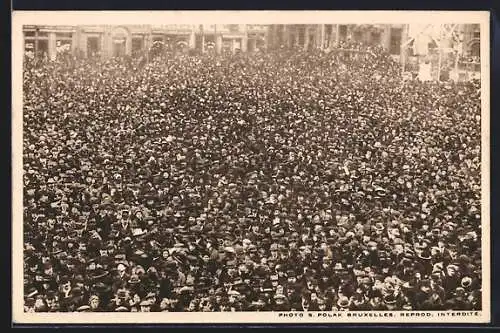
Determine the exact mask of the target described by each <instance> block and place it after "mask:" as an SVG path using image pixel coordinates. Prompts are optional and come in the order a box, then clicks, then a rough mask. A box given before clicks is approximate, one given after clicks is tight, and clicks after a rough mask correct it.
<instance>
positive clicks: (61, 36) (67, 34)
mask: <svg viewBox="0 0 500 333" xmlns="http://www.w3.org/2000/svg"><path fill="white" fill-rule="evenodd" d="M72 37H73V33H72V32H58V33H56V38H58V39H71V38H72Z"/></svg>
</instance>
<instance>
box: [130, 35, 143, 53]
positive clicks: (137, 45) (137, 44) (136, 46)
mask: <svg viewBox="0 0 500 333" xmlns="http://www.w3.org/2000/svg"><path fill="white" fill-rule="evenodd" d="M140 50H142V37H133V38H132V52H137V51H140Z"/></svg>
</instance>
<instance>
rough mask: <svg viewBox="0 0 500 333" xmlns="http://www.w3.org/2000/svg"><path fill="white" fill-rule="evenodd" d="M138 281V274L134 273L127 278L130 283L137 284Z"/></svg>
mask: <svg viewBox="0 0 500 333" xmlns="http://www.w3.org/2000/svg"><path fill="white" fill-rule="evenodd" d="M140 282H141V280H140V279H139V276H138V275H136V274H134V275H132V276H131V277H130V279H129V280H128V283H130V284H138V283H140Z"/></svg>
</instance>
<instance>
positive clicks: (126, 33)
mask: <svg viewBox="0 0 500 333" xmlns="http://www.w3.org/2000/svg"><path fill="white" fill-rule="evenodd" d="M23 37H24V46H25V52H27V53H29V54H34V55H43V56H47V57H48V58H50V59H54V58H55V57H56V56H57V54H58V53H59V52H71V53H73V54H78V55H81V56H83V57H88V56H96V55H97V56H101V57H104V58H108V57H114V56H125V55H127V56H134V55H137V54H141V53H143V52H144V51H146V50H150V49H151V47H152V46H153V45H154V44H161V45H162V47H163V48H166V49H168V50H171V51H176V52H183V51H187V50H190V49H194V50H198V51H201V52H216V53H222V52H237V51H242V52H247V51H256V50H258V49H265V48H266V47H267V46H266V40H267V26H263V25H245V24H226V25H219V24H213V25H188V24H184V25H182V24H178V25H122V26H112V25H95V26H24V27H23Z"/></svg>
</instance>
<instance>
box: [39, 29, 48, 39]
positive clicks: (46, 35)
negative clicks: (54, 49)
mask: <svg viewBox="0 0 500 333" xmlns="http://www.w3.org/2000/svg"><path fill="white" fill-rule="evenodd" d="M37 35H38V37H47V38H48V37H49V33H48V32H46V31H38V34H37Z"/></svg>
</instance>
